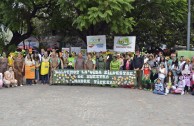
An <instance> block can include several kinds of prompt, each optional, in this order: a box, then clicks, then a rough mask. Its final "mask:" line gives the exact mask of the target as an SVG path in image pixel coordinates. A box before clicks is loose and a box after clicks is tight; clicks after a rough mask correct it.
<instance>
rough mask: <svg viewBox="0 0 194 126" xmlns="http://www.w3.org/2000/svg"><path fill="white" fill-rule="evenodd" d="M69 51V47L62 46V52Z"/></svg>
mask: <svg viewBox="0 0 194 126" xmlns="http://www.w3.org/2000/svg"><path fill="white" fill-rule="evenodd" d="M69 51H70V49H69V48H62V52H63V53H66V52H69Z"/></svg>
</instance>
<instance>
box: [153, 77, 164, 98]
mask: <svg viewBox="0 0 194 126" xmlns="http://www.w3.org/2000/svg"><path fill="white" fill-rule="evenodd" d="M154 87H155V88H154V91H153V93H154V94H159V95H165V93H164V85H163V83H162V82H161V80H160V78H158V79H157V80H156V83H155V85H154Z"/></svg>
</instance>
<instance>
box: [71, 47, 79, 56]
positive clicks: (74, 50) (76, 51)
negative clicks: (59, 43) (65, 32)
mask: <svg viewBox="0 0 194 126" xmlns="http://www.w3.org/2000/svg"><path fill="white" fill-rule="evenodd" d="M72 52H75V53H76V55H77V54H79V53H80V52H81V47H71V53H72Z"/></svg>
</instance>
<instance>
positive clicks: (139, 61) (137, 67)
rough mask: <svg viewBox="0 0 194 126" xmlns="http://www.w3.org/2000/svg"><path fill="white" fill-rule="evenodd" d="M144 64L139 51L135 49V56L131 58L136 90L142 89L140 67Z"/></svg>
mask: <svg viewBox="0 0 194 126" xmlns="http://www.w3.org/2000/svg"><path fill="white" fill-rule="evenodd" d="M143 64H144V58H143V56H141V55H140V50H139V49H136V51H135V56H134V58H133V62H132V66H133V69H134V70H135V71H136V77H137V88H139V89H142V73H143V72H142V67H143Z"/></svg>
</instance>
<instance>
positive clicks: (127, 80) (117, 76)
mask: <svg viewBox="0 0 194 126" xmlns="http://www.w3.org/2000/svg"><path fill="white" fill-rule="evenodd" d="M53 84H94V85H135V84H136V72H135V71H108V70H105V71H103V70H55V71H54V74H53Z"/></svg>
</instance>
